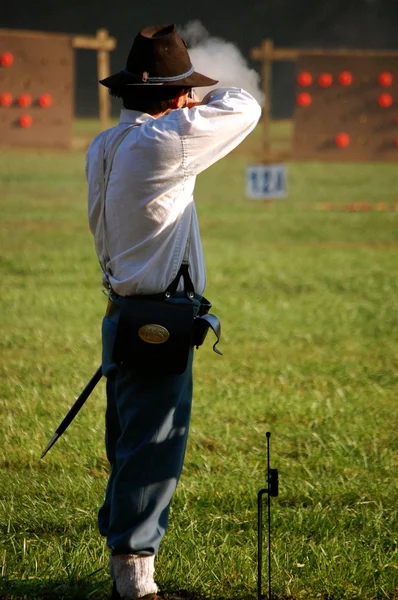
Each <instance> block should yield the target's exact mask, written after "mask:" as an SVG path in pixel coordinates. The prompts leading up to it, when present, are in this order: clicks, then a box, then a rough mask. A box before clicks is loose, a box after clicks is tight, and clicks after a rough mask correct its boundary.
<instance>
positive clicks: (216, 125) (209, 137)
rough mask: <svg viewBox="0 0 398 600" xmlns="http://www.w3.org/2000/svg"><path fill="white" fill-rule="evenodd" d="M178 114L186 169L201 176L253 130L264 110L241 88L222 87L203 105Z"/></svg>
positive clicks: (210, 95) (211, 94) (186, 109)
mask: <svg viewBox="0 0 398 600" xmlns="http://www.w3.org/2000/svg"><path fill="white" fill-rule="evenodd" d="M194 100H195V99H194ZM176 112H178V113H179V114H178V118H179V127H180V133H181V135H182V137H183V142H184V146H185V149H186V156H185V166H186V168H187V171H188V174H189V175H197V174H198V173H200V172H201V171H203V170H204V169H206V168H207V167H209V166H210V165H212V164H213V163H215V162H217V161H218V160H220V159H221V158H223V157H224V156H225V155H226V154H228V153H229V152H231V150H233V149H234V148H236V146H238V145H239V144H240V143H241V142H242V141H243V140H244V139H245V137H247V136H248V135H249V133H251V131H253V129H254V128H255V126H256V125H257V123H258V121H259V118H260V115H261V107H260V105H259V104H258V102H257V101H256V100H255V99H254V98H253V97H252V96H251V95H250V94H249V93H248V92H245V91H244V90H242V89H240V88H218V89H215V90H212V91H211V92H209V94H207V96H205V97H204V99H203V100H202V102H201V103H200V104H198V105H194V106H192V107H191V108H185V109H182V110H180V111H176Z"/></svg>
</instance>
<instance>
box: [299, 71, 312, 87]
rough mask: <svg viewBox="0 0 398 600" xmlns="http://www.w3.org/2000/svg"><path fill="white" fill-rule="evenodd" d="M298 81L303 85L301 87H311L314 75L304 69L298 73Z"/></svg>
mask: <svg viewBox="0 0 398 600" xmlns="http://www.w3.org/2000/svg"><path fill="white" fill-rule="evenodd" d="M297 83H298V84H299V85H301V87H309V86H310V85H311V83H312V75H311V73H308V72H306V71H304V72H303V73H299V74H298V75H297Z"/></svg>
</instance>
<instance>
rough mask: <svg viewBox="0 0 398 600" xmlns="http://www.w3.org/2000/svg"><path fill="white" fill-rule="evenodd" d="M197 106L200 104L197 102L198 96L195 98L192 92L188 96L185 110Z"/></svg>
mask: <svg viewBox="0 0 398 600" xmlns="http://www.w3.org/2000/svg"><path fill="white" fill-rule="evenodd" d="M199 104H202V103H201V101H200V100H199V96H197V95H196V94H195V92H194V91H193V90H192V91H191V93H190V94H189V96H188V100H187V103H186V106H187V108H193V107H194V106H198V105H199Z"/></svg>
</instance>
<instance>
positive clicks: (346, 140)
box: [334, 133, 351, 148]
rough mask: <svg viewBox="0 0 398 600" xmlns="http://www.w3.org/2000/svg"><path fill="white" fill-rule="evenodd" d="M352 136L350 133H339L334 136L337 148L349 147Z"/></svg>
mask: <svg viewBox="0 0 398 600" xmlns="http://www.w3.org/2000/svg"><path fill="white" fill-rule="evenodd" d="M350 141H351V140H350V136H349V135H348V133H338V134H337V135H336V137H335V138H334V143H335V144H336V146H337V148H347V146H349V145H350Z"/></svg>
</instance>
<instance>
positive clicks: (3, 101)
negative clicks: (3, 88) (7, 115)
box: [0, 92, 14, 108]
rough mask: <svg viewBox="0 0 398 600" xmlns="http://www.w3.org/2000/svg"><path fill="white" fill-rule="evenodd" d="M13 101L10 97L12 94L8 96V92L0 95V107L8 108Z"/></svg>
mask: <svg viewBox="0 0 398 600" xmlns="http://www.w3.org/2000/svg"><path fill="white" fill-rule="evenodd" d="M13 100H14V98H13V97H12V94H10V92H4V93H3V94H1V95H0V106H4V107H5V108H8V107H9V106H11V104H12V102H13Z"/></svg>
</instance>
